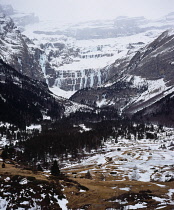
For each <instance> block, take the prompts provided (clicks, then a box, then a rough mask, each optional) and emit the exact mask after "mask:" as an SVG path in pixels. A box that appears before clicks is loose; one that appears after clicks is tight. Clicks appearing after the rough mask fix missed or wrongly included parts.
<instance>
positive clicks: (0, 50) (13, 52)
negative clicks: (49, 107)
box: [0, 13, 44, 80]
mask: <svg viewBox="0 0 174 210" xmlns="http://www.w3.org/2000/svg"><path fill="white" fill-rule="evenodd" d="M0 43H1V45H0V57H1V58H2V59H3V60H4V61H5V62H7V63H9V64H10V65H11V66H13V67H14V68H15V69H16V70H17V71H19V72H21V73H23V74H24V75H27V76H29V77H31V78H34V79H38V80H43V79H44V77H43V73H42V69H41V66H40V63H39V61H38V57H40V55H41V54H42V53H43V52H42V51H41V50H40V49H39V48H37V47H36V46H35V45H34V43H33V42H32V41H31V40H30V39H29V38H27V37H26V36H24V35H22V34H21V33H20V31H19V30H18V28H17V27H16V26H15V24H14V22H13V20H12V19H11V18H10V17H7V16H6V15H4V14H3V13H0Z"/></svg>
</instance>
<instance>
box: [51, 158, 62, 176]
mask: <svg viewBox="0 0 174 210" xmlns="http://www.w3.org/2000/svg"><path fill="white" fill-rule="evenodd" d="M51 175H53V176H59V175H60V169H59V166H58V163H57V161H56V160H55V161H54V163H53V165H52V166H51Z"/></svg>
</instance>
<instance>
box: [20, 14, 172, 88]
mask: <svg viewBox="0 0 174 210" xmlns="http://www.w3.org/2000/svg"><path fill="white" fill-rule="evenodd" d="M172 25H173V16H172V14H169V15H168V16H166V17H165V18H162V19H161V20H157V21H150V20H146V19H145V18H143V17H138V18H129V17H118V18H116V19H115V20H107V21H105V20H103V21H89V22H84V23H79V24H74V25H72V24H60V25H59V24H58V23H57V22H55V23H54V22H50V21H48V22H40V23H38V24H34V25H28V26H26V27H25V31H24V34H25V35H26V36H29V37H31V38H32V39H33V42H34V43H35V45H36V46H38V47H40V48H41V49H42V50H43V51H44V52H45V54H43V55H42V56H40V63H41V66H42V71H43V72H44V75H45V78H46V79H47V84H48V85H49V86H50V87H59V88H61V89H63V90H66V91H70V90H71V91H77V90H79V89H83V88H91V87H99V86H101V85H103V84H104V83H106V82H107V81H108V80H109V81H111V80H112V78H114V79H113V81H112V82H114V80H115V79H118V78H120V75H121V74H122V73H123V71H125V69H126V68H125V67H126V65H127V64H128V62H129V61H130V60H131V59H132V57H133V56H134V55H135V54H136V52H137V51H138V50H139V49H140V48H142V47H144V46H145V45H147V44H148V43H150V42H152V41H153V40H154V39H155V38H156V37H158V35H159V34H160V33H161V32H162V31H163V30H164V29H166V28H169V27H171V26H172Z"/></svg>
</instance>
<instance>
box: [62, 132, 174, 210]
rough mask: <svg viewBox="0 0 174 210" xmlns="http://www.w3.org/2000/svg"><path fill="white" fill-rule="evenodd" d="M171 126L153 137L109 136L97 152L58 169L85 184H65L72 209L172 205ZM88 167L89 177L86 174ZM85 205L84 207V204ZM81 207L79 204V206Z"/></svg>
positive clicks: (167, 206)
mask: <svg viewBox="0 0 174 210" xmlns="http://www.w3.org/2000/svg"><path fill="white" fill-rule="evenodd" d="M173 140H174V139H173V130H172V129H168V130H167V131H166V132H164V133H162V134H161V135H160V136H159V139H157V140H147V139H143V140H122V139H120V140H119V141H118V143H113V140H112V139H111V140H109V141H108V142H107V143H106V144H105V146H104V147H103V149H102V151H101V152H100V154H94V155H93V156H92V157H91V156H90V157H89V158H87V159H85V160H83V161H82V162H81V163H78V164H75V165H72V166H68V167H66V168H64V169H63V170H62V171H63V172H64V173H65V174H66V175H67V176H69V177H70V178H72V179H73V180H75V181H77V182H79V183H80V184H81V185H84V186H86V187H87V188H88V189H89V190H88V191H86V192H85V191H82V192H79V191H77V190H74V189H73V188H65V193H66V195H67V198H68V200H69V205H68V206H69V207H70V208H72V209H74V208H75V209H76V208H82V207H85V206H86V207H85V209H86V208H87V209H174V164H173V160H174V151H173ZM88 171H89V173H90V175H91V177H89V179H86V178H87V175H86V174H87V172H88ZM87 206H88V207H87ZM82 209H83V208H82Z"/></svg>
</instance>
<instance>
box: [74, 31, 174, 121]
mask: <svg viewBox="0 0 174 210" xmlns="http://www.w3.org/2000/svg"><path fill="white" fill-rule="evenodd" d="M173 46H174V31H173V30H169V31H165V32H163V33H162V34H161V35H160V36H159V37H158V38H157V39H155V40H154V41H153V42H152V43H150V44H149V45H147V46H146V47H145V48H142V49H140V50H139V51H138V52H137V53H136V54H135V56H133V58H132V59H131V60H130V62H129V63H128V62H127V64H126V65H127V67H126V68H125V69H124V70H123V69H122V70H121V68H120V72H119V71H117V70H118V69H117V68H114V66H113V70H112V71H113V72H114V70H115V76H114V77H113V78H112V79H111V80H110V81H108V85H105V87H102V88H98V89H88V90H81V91H78V92H77V93H76V94H74V95H73V96H72V97H71V99H72V100H74V101H79V102H83V103H84V104H86V103H87V104H90V103H91V104H93V105H95V106H103V105H104V106H114V107H116V108H118V109H119V110H120V111H121V112H124V113H126V114H128V115H133V114H135V113H137V114H136V115H137V119H138V118H141V115H144V116H145V117H144V119H146V120H147V118H148V119H150V120H152V116H154V115H155V116H158V117H157V118H156V119H155V121H156V122H157V121H158V120H160V121H161V119H163V118H164V116H165V117H166V120H165V121H166V123H167V122H169V123H172V121H173V114H172V113H173V112H171V116H170V115H167V114H166V115H165V114H164V112H163V110H166V109H167V112H168V113H170V111H169V110H171V107H172V104H173V100H172V95H171V94H173V92H174V88H173V86H174V79H173V78H174V65H173V62H174V47H173ZM113 74H114V73H113ZM114 81H115V83H114ZM109 82H110V85H109ZM120 84H122V85H120ZM123 84H124V85H123ZM118 87H119V88H118ZM118 90H119V91H118ZM84 94H85V95H84ZM83 95H84V96H83ZM165 107H166V108H165ZM143 110H144V111H143ZM162 112H163V113H162ZM138 113H139V114H138ZM162 116H163V117H162ZM163 121H164V120H163Z"/></svg>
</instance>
